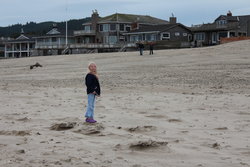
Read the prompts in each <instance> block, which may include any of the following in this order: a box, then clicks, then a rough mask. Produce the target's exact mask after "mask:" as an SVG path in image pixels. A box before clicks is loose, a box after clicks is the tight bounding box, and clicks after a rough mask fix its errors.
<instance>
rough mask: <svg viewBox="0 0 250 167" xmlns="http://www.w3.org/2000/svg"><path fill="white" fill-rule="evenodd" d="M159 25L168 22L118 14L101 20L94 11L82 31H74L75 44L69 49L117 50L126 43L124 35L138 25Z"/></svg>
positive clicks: (149, 17)
mask: <svg viewBox="0 0 250 167" xmlns="http://www.w3.org/2000/svg"><path fill="white" fill-rule="evenodd" d="M160 24H168V21H165V20H162V19H158V18H155V17H151V16H144V15H132V14H120V13H115V14H112V15H109V16H106V17H103V18H101V17H100V16H99V14H98V12H97V11H96V10H95V11H93V13H92V16H91V21H90V22H88V23H84V24H83V30H79V31H74V36H75V39H76V44H75V45H72V46H71V48H77V49H81V48H82V49H83V48H85V49H88V48H89V49H96V50H98V51H105V50H106V51H111V50H117V49H118V50H119V49H120V48H121V47H122V46H123V45H124V44H125V43H126V38H125V35H124V33H126V32H130V31H131V30H133V29H136V28H137V27H138V26H139V25H160Z"/></svg>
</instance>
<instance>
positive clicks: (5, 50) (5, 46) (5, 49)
mask: <svg viewBox="0 0 250 167" xmlns="http://www.w3.org/2000/svg"><path fill="white" fill-rule="evenodd" d="M6 52H7V44H5V45H4V57H5V58H7V53H6Z"/></svg>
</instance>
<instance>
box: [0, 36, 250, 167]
mask: <svg viewBox="0 0 250 167" xmlns="http://www.w3.org/2000/svg"><path fill="white" fill-rule="evenodd" d="M90 61H94V62H96V64H97V66H98V71H99V77H100V83H101V87H102V96H101V97H100V98H98V99H97V102H96V110H95V118H96V120H97V121H98V123H96V124H88V123H85V122H84V121H85V118H84V114H85V109H86V104H87V103H86V102H87V101H86V99H87V95H86V90H85V89H86V88H85V85H84V77H85V74H86V72H87V68H86V67H87V65H88V63H89V62H90ZM36 62H39V63H40V64H41V65H42V66H43V67H38V68H34V69H32V70H30V67H29V66H30V65H33V64H35V63H36ZM0 69H1V70H0V154H1V155H0V166H1V167H44V166H48V167H57V166H63V167H166V166H167V167H249V166H250V41H249V40H246V41H240V42H233V43H229V44H223V45H219V46H213V47H206V48H192V49H179V50H176V49H172V50H157V51H155V54H154V55H149V51H145V52H144V56H139V53H138V52H121V53H101V54H83V55H65V56H46V57H31V58H21V59H8V60H7V59H6V60H0Z"/></svg>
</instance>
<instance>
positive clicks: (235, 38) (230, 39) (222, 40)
mask: <svg viewBox="0 0 250 167" xmlns="http://www.w3.org/2000/svg"><path fill="white" fill-rule="evenodd" d="M242 40H250V37H231V38H220V44H224V43H229V42H234V41H242Z"/></svg>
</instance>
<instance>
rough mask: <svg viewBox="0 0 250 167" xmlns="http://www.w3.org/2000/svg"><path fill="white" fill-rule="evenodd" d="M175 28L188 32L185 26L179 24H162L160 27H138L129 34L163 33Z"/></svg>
mask: <svg viewBox="0 0 250 167" xmlns="http://www.w3.org/2000/svg"><path fill="white" fill-rule="evenodd" d="M177 26H181V27H183V28H185V29H187V30H190V29H189V28H187V27H186V26H184V25H182V24H180V23H176V24H162V25H140V26H139V29H135V30H132V31H130V32H129V33H137V32H152V31H158V32H164V31H167V30H169V29H172V28H174V27H177Z"/></svg>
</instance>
